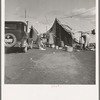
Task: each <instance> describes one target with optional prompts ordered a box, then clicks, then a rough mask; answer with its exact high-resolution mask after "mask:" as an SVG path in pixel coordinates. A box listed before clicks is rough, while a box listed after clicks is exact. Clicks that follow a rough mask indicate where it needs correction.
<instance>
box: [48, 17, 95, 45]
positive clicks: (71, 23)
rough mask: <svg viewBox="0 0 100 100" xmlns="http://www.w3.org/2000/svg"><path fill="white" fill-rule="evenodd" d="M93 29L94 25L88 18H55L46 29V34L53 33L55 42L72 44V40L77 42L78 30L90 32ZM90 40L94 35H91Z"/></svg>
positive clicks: (79, 34)
mask: <svg viewBox="0 0 100 100" xmlns="http://www.w3.org/2000/svg"><path fill="white" fill-rule="evenodd" d="M93 29H95V25H93V24H92V23H91V22H90V21H88V20H82V19H81V20H80V19H76V18H59V19H57V18H56V19H55V21H54V24H53V25H52V27H51V28H50V29H49V30H48V31H47V34H51V33H53V35H54V36H55V37H54V40H55V44H56V41H59V42H60V41H64V44H65V45H69V46H72V44H73V42H75V41H77V42H79V38H80V36H81V33H80V32H91V31H92V30H93ZM91 36H92V35H91ZM93 38H94V39H93ZM92 40H95V36H92ZM92 42H93V41H92Z"/></svg>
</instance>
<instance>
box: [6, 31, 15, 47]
mask: <svg viewBox="0 0 100 100" xmlns="http://www.w3.org/2000/svg"><path fill="white" fill-rule="evenodd" d="M7 37H10V38H11V39H12V43H7V42H6V41H5V47H13V46H14V45H15V44H16V42H17V39H16V36H15V35H14V34H12V33H7V34H5V39H6V38H7Z"/></svg>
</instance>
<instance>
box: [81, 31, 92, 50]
mask: <svg viewBox="0 0 100 100" xmlns="http://www.w3.org/2000/svg"><path fill="white" fill-rule="evenodd" d="M82 37H83V39H84V44H83V48H84V49H88V48H89V41H90V33H87V32H85V33H83V34H82Z"/></svg>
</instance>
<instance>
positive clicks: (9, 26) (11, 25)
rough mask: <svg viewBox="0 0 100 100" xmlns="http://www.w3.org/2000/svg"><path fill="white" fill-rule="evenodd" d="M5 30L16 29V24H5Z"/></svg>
mask: <svg viewBox="0 0 100 100" xmlns="http://www.w3.org/2000/svg"><path fill="white" fill-rule="evenodd" d="M5 29H13V30H14V29H17V25H16V24H8V23H6V24H5Z"/></svg>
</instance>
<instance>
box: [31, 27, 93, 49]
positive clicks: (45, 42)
mask: <svg viewBox="0 0 100 100" xmlns="http://www.w3.org/2000/svg"><path fill="white" fill-rule="evenodd" d="M31 29H32V28H31ZM94 33H95V32H94V30H93V34H94ZM90 34H91V33H88V32H81V36H80V39H79V43H80V49H84V50H86V49H88V48H89V41H90ZM55 38H56V39H55ZM55 40H56V41H55ZM57 41H58V42H59V41H60V40H57V37H56V36H55V35H54V34H53V33H50V34H49V35H48V36H47V35H37V39H36V40H35V43H36V44H37V45H38V48H39V49H40V50H46V49H45V47H46V46H48V47H52V48H54V47H56V45H57V47H59V44H60V46H61V47H62V48H64V46H65V44H64V41H61V42H60V43H58V42H57ZM55 43H56V44H55Z"/></svg>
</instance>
